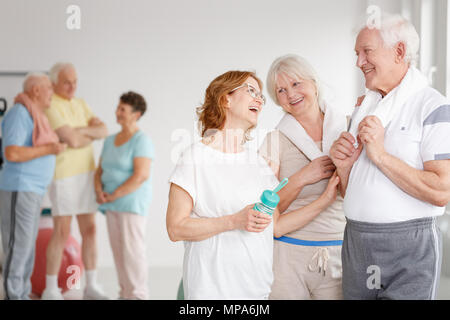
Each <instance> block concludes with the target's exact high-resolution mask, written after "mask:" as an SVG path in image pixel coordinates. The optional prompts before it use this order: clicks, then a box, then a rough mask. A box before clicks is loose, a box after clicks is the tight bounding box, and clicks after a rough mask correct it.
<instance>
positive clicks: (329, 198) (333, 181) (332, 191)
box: [319, 172, 339, 207]
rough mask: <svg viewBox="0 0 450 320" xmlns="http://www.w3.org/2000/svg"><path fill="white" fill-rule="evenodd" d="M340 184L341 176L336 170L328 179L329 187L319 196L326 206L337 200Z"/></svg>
mask: <svg viewBox="0 0 450 320" xmlns="http://www.w3.org/2000/svg"><path fill="white" fill-rule="evenodd" d="M338 184H339V176H338V175H337V173H336V172H335V173H333V176H332V177H331V178H330V180H329V181H328V185H327V188H326V189H325V191H324V192H323V193H322V194H321V195H320V197H319V199H320V200H321V201H323V203H324V205H325V206H326V207H328V206H330V205H331V204H332V203H333V202H334V201H336V197H337V191H338Z"/></svg>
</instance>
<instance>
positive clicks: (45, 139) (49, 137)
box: [14, 92, 59, 147]
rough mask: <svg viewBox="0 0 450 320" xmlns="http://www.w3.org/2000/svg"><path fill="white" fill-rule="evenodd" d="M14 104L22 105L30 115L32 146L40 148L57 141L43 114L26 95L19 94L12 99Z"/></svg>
mask: <svg viewBox="0 0 450 320" xmlns="http://www.w3.org/2000/svg"><path fill="white" fill-rule="evenodd" d="M14 103H20V104H23V105H24V106H25V107H26V108H27V110H28V112H29V113H30V115H31V118H32V119H33V122H34V127H33V146H34V147H36V146H42V145H45V144H48V143H55V142H58V141H59V138H58V136H57V135H56V133H55V131H53V129H52V127H50V123H49V122H48V119H47V116H46V115H45V113H44V112H43V111H42V110H41V109H40V108H38V107H37V106H36V105H35V104H34V102H33V101H31V99H30V97H28V95H27V94H26V93H23V92H22V93H19V94H18V95H17V96H16V98H15V99H14Z"/></svg>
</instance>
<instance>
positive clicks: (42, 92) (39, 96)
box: [28, 76, 53, 109]
mask: <svg viewBox="0 0 450 320" xmlns="http://www.w3.org/2000/svg"><path fill="white" fill-rule="evenodd" d="M28 94H29V95H30V97H31V98H32V99H33V100H34V101H35V102H36V105H37V106H38V107H39V108H41V109H46V108H48V107H50V102H51V100H52V95H53V86H52V83H51V81H50V79H49V78H48V77H46V76H45V77H41V78H39V79H36V80H35V83H34V85H32V87H31V88H30V91H29V92H28Z"/></svg>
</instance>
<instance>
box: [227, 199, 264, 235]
mask: <svg viewBox="0 0 450 320" xmlns="http://www.w3.org/2000/svg"><path fill="white" fill-rule="evenodd" d="M254 206H255V204H251V205H248V206H246V207H245V208H244V209H242V210H241V211H239V212H238V213H235V214H234V215H233V226H234V229H239V230H245V231H248V232H262V231H264V229H266V228H267V226H269V224H270V223H271V222H272V217H271V216H270V215H268V214H266V213H262V212H259V211H256V210H253V207H254Z"/></svg>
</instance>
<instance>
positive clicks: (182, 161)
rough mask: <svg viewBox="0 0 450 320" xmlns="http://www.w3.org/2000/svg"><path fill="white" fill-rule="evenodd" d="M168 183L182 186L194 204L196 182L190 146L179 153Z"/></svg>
mask: <svg viewBox="0 0 450 320" xmlns="http://www.w3.org/2000/svg"><path fill="white" fill-rule="evenodd" d="M169 183H174V184H176V185H178V186H179V187H181V188H183V189H184V190H185V191H186V192H187V193H188V194H189V195H190V196H191V198H192V202H193V205H194V206H195V204H196V200H197V183H196V174H195V163H194V159H193V156H192V150H191V148H188V149H187V150H185V151H184V152H183V153H182V154H181V157H180V158H179V160H178V162H177V165H176V166H175V169H174V170H173V171H172V174H171V175H170V177H169Z"/></svg>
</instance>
